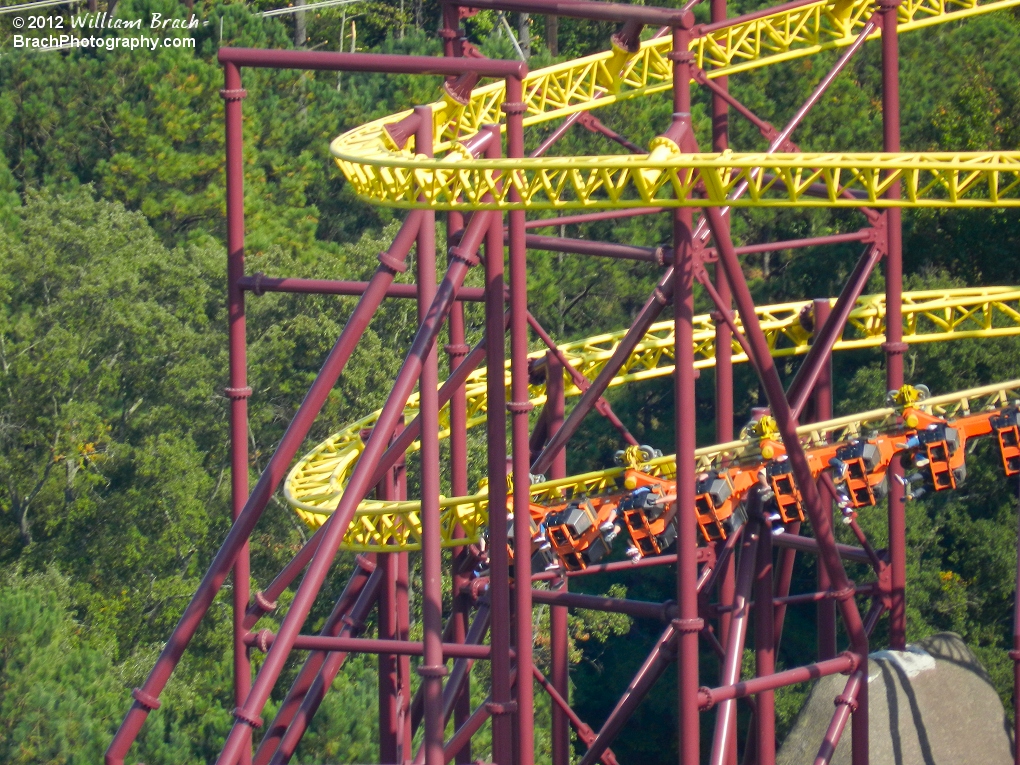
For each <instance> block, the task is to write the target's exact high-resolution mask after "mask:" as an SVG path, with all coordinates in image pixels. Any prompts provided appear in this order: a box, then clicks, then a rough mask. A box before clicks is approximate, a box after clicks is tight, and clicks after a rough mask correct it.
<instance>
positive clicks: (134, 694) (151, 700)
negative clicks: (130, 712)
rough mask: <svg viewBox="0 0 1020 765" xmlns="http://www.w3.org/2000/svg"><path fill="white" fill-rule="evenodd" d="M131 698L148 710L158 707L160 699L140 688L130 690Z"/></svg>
mask: <svg viewBox="0 0 1020 765" xmlns="http://www.w3.org/2000/svg"><path fill="white" fill-rule="evenodd" d="M131 698H133V699H134V700H135V701H137V702H138V703H139V704H141V705H142V706H143V707H145V708H146V709H148V710H149V711H150V712H151V711H152V710H154V709H159V707H160V701H159V699H157V698H156V697H155V696H153V695H152V694H151V693H146V692H145V691H143V690H142V689H141V688H135V689H133V690H132V691H131Z"/></svg>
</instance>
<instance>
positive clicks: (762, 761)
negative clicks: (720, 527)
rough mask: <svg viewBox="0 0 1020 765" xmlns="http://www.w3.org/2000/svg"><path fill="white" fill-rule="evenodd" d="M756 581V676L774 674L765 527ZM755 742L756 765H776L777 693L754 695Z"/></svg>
mask: <svg viewBox="0 0 1020 765" xmlns="http://www.w3.org/2000/svg"><path fill="white" fill-rule="evenodd" d="M757 563H758V567H757V580H756V581H755V588H754V590H755V592H754V600H755V607H754V649H755V653H754V655H755V670H756V674H757V676H758V677H766V676H767V675H772V674H775V671H776V652H775V623H774V620H773V615H774V613H775V612H774V610H773V607H772V532H771V530H770V529H769V528H768V526H767V525H766V524H762V526H761V538H760V539H759V541H758V561H757ZM755 700H756V706H755V710H754V720H755V733H756V736H755V741H756V742H757V745H758V759H757V762H756V765H775V762H776V693H775V691H762V692H761V693H759V694H758V695H757V696H755Z"/></svg>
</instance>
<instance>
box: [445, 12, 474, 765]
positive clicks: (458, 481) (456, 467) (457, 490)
mask: <svg viewBox="0 0 1020 765" xmlns="http://www.w3.org/2000/svg"><path fill="white" fill-rule="evenodd" d="M444 10H445V8H444ZM446 220H447V223H446V227H447V235H448V236H452V235H454V234H457V233H458V232H460V231H462V230H463V228H464V216H463V215H462V214H461V213H460V212H456V211H452V212H450V213H448V214H447V218H446ZM448 329H449V338H450V342H449V344H448V345H447V346H446V353H447V355H448V356H449V360H450V375H451V376H452V375H454V374H455V373H456V372H457V367H459V366H460V365H461V364H463V363H464V359H465V356H467V354H468V353H469V352H470V350H471V348H470V346H468V345H467V344H466V343H465V342H464V304H463V303H461V302H457V303H456V304H455V305H454V306H453V308H452V309H450V320H449V323H448ZM440 406H442V401H440ZM467 450H468V446H467V393H466V390H465V388H464V385H463V384H462V385H458V386H457V387H456V388H455V389H454V390H453V395H452V396H451V397H450V488H451V490H452V492H453V496H455V497H463V496H466V495H467V494H468V493H469V492H468V465H467V462H468V460H467ZM463 534H464V530H463V529H461V528H458V529H456V531H455V532H454V535H455V536H457V537H462V536H463ZM468 555H469V553H468V551H467V549H466V548H463V547H458V548H456V549H455V550H454V552H453V584H454V592H460V585H463V584H466V583H467V582H468V581H469V576H468V575H466V574H465V573H464V570H465V568H466V561H467V558H468ZM469 609H470V603H469V602H468V600H467V598H465V597H464V596H460V597H454V600H453V616H452V617H451V618H452V619H453V620H454V626H453V637H452V639H453V642H455V643H463V642H464V640H465V639H466V638H467V632H468V611H469ZM470 716H471V677H470V675H469V676H467V677H465V678H464V681H463V683H462V685H461V692H460V693H459V694H458V696H457V701H456V703H455V706H454V713H453V720H454V729H457V728H459V727H460V726H461V725H463V724H464V722H465V721H466V720H467V719H468V717H470ZM456 762H457V763H458V764H461V763H468V762H471V746H470V744H468V745H467V746H465V747H464V749H462V750H461V751H460V752H457V757H456Z"/></svg>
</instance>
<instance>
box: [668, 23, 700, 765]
mask: <svg viewBox="0 0 1020 765" xmlns="http://www.w3.org/2000/svg"><path fill="white" fill-rule="evenodd" d="M693 23H694V15H693V14H691V13H687V14H685V15H684V17H683V20H682V21H681V24H682V26H680V27H676V28H674V30H673V52H672V53H670V58H671V59H672V61H673V121H674V125H676V123H677V122H681V123H686V129H687V130H688V131H689V130H690V129H691V126H690V120H691V90H690V88H691V84H690V82H691V65H692V64H693V62H694V56H693V54H692V53H691V51H690V49H689V48H690V41H691V31H690V30H691V26H692V25H693ZM691 229H692V210H691V209H690V208H689V207H682V208H678V209H677V210H676V212H675V213H674V217H673V253H674V258H673V271H674V273H673V285H674V286H673V319H674V337H675V338H676V350H675V358H676V371H675V372H674V375H673V380H674V407H675V416H676V464H677V479H676V495H677V500H676V508H677V517H678V518H679V522H678V523H677V539H676V551H677V567H676V586H677V606H678V614H677V616H678V618H677V619H676V620H675V622H674V625H675V627H676V630H677V633H678V637H677V642H678V646H677V671H678V681H677V693H678V709H679V713H680V719H679V736H680V740H679V748H680V758H679V761H680V765H698V762H699V760H700V757H701V755H700V747H701V744H700V711H699V709H698V683H699V680H698V632H699V631H700V630H701V628H702V627H703V626H704V622H703V621H702V620H701V619H700V618H699V617H698V563H697V554H698V540H697V536H696V534H697V528H696V527H695V523H694V518H695V517H696V511H695V507H694V497H695V494H696V485H695V480H696V476H695V474H694V471H693V470H692V466H693V465H694V460H695V458H694V451H695V448H696V446H697V443H696V434H695V422H694V417H693V416H692V415H693V412H694V411H695V410H696V404H695V398H694V374H695V373H694V265H695V264H694V257H695V256H694V250H693V245H694V242H693V240H692V234H691Z"/></svg>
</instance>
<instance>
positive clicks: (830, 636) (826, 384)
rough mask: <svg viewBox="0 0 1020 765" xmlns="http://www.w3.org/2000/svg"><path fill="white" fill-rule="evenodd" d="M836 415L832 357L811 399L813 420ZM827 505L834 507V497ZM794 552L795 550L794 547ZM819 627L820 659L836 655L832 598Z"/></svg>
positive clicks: (822, 580)
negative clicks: (833, 399) (833, 413)
mask: <svg viewBox="0 0 1020 765" xmlns="http://www.w3.org/2000/svg"><path fill="white" fill-rule="evenodd" d="M830 310H831V306H830V305H829V301H828V300H824V299H823V300H816V301H815V303H814V312H815V331H816V332H817V331H818V330H819V329H821V327H822V325H823V324H824V323H825V320H826V319H828V317H829V312H830ZM831 417H832V358H831V356H830V357H829V358H828V359H827V360H826V362H825V364H824V366H823V367H822V372H821V374H820V375H819V376H818V381H817V382H816V383H815V387H814V391H813V394H812V402H811V419H812V420H814V421H815V422H820V421H823V420H828V419H830V418H831ZM825 504H826V507H830V508H831V507H832V502H831V500H830V501H828V502H826V503H825ZM791 552H793V551H792V550H791ZM831 587H832V582H831V581H830V580H829V573H828V572H827V571H826V570H825V566H822V565H819V566H818V591H819V592H827V591H828V590H829V589H830V588H831ZM816 624H817V629H818V660H819V661H822V660H824V659H832V658H835V656H836V603H835V601H833V600H831V599H826V600H820V601H818V611H817V614H816Z"/></svg>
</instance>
